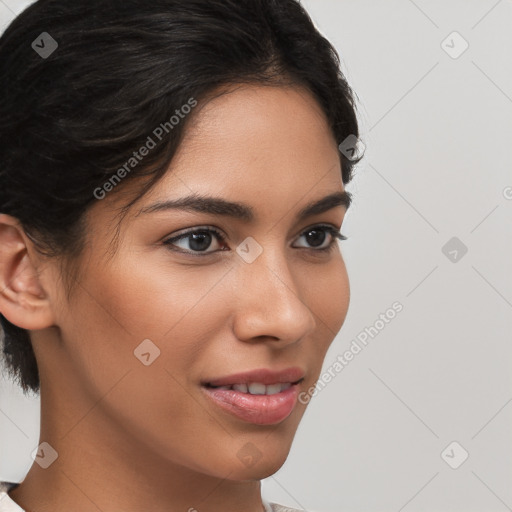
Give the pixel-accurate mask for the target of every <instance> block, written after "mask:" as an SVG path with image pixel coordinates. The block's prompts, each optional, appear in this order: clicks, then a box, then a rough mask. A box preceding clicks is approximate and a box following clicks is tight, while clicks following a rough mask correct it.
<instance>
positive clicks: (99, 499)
mask: <svg viewBox="0 0 512 512" xmlns="http://www.w3.org/2000/svg"><path fill="white" fill-rule="evenodd" d="M249 121H250V122H249ZM136 185H137V184H136V182H129V183H127V185H126V187H125V190H126V191H128V192H129V191H130V190H135V189H133V187H135V186H136ZM343 190H344V187H343V183H342V179H341V167H340V159H339V152H338V149H337V145H336V141H335V140H334V137H333V135H332V133H331V131H330V130H329V128H328V126H327V122H326V119H325V117H324V115H323V113H322V111H321V109H320V107H319V106H318V105H317V103H316V102H315V100H314V99H313V98H312V97H311V96H310V94H309V93H308V92H306V91H304V90H301V89H298V88H290V87H284V86H283V87H268V86H267V87H264V86H257V85H246V86H243V87H238V88H235V89H234V90H232V91H231V92H230V93H228V94H224V95H221V96H219V97H217V98H215V99H213V100H212V101H210V102H208V103H206V104H205V106H203V107H202V108H200V109H199V107H198V113H197V115H196V117H195V118H194V122H193V123H192V124H190V125H189V127H188V130H187V132H186V136H185V138H184V140H183V142H182V144H181V146H180V149H179V150H178V153H177V154H176V157H175V159H174V160H173V162H172V164H171V166H170V169H169V171H168V172H167V173H166V175H165V176H164V178H163V179H162V180H161V181H159V182H158V184H157V185H156V186H155V187H154V188H153V189H152V190H151V191H150V192H149V193H148V194H147V195H146V196H144V197H142V198H141V199H140V201H139V202H138V203H136V204H135V205H134V207H133V208H132V209H131V210H130V212H129V214H128V215H127V216H126V218H125V219H124V221H123V222H122V224H121V231H120V239H119V240H120V245H119V247H118V249H117V252H116V253H115V255H113V256H112V255H111V254H109V249H110V247H111V244H112V238H113V236H114V222H113V220H114V216H115V213H116V210H115V208H116V207H119V206H120V205H121V204H123V203H122V201H121V199H122V198H123V197H124V196H123V194H120V193H117V191H116V192H115V193H114V192H112V193H111V194H110V195H108V196H107V197H106V198H105V199H103V200H101V201H97V202H96V203H95V204H94V205H93V206H92V207H91V208H90V209H89V210H88V211H87V214H86V218H87V246H86V250H85V252H84V253H83V258H82V259H81V261H80V265H81V267H80V270H81V272H80V277H79V278H78V279H77V283H76V286H75V287H74V290H73V295H72V297H71V300H70V301H67V300H66V296H65V293H64V287H63V283H62V279H61V278H60V275H61V265H62V262H59V261H58V260H57V259H50V260H44V259H43V258H42V257H41V256H40V255H39V254H38V253H37V252H36V251H35V250H34V247H33V246H32V244H31V242H30V240H29V239H28V238H27V236H26V234H25V233H24V231H23V229H22V228H21V227H20V225H19V224H18V223H17V221H16V219H14V218H12V217H9V216H7V215H5V214H4V215H0V247H1V250H0V290H2V291H1V295H0V310H1V311H2V313H3V314H4V315H5V316H6V318H7V319H8V320H10V321H11V322H12V323H14V324H16V325H18V326H20V327H22V328H25V329H29V330H30V331H31V338H32V343H33V346H34V351H35V354H36V358H37V362H38V366H39V371H40V380H41V428H40V431H41V436H40V443H41V442H47V443H49V444H50V445H51V446H52V447H53V449H55V450H56V451H57V453H58V458H57V459H56V460H55V462H53V463H52V464H51V465H50V466H49V467H48V468H47V469H42V468H41V467H40V466H39V464H36V463H34V464H33V465H32V467H31V469H30V471H29V473H28V475H27V476H26V478H25V479H24V481H23V483H22V484H21V485H20V486H19V487H18V488H17V489H16V490H14V491H11V493H10V496H11V497H12V498H13V500H14V501H16V502H17V503H18V504H20V506H22V507H23V508H25V509H26V510H27V511H29V512H50V511H52V512H64V511H68V510H76V511H80V512H88V511H91V512H92V511H94V512H96V511H97V510H98V509H99V510H102V511H105V512H106V511H108V512H121V511H122V512H135V511H137V512H139V511H140V510H151V511H152V512H164V511H165V512H177V511H181V512H183V511H190V512H192V511H193V510H194V508H195V509H196V510H198V511H199V512H201V511H208V512H220V511H222V512H227V511H232V512H234V511H239V510H242V509H243V510H245V511H247V512H261V510H262V502H261V492H260V491H261V489H260V479H262V478H265V477H267V476H269V475H272V474H273V473H275V472H276V471H277V470H278V469H279V468H280V467H281V466H282V464H283V463H284V461H285V460H286V458H287V456H288V453H289V450H290V447H291V443H292V441H293V437H294V435H295V432H296V430H297V427H298V424H299V422H300V420H301V418H302V416H303V414H304V411H305V408H306V405H304V404H301V403H297V405H296V407H295V409H294V410H293V412H292V413H291V415H290V416H288V417H287V418H286V419H285V420H284V421H282V422H281V423H279V424H275V425H267V426H259V425H255V424H250V423H247V422H244V421H242V420H240V419H238V418H236V417H234V416H232V415H230V414H228V413H226V412H224V411H222V410H221V409H220V408H218V407H217V406H215V405H214V404H212V403H211V402H209V401H208V397H206V396H205V395H204V393H203V391H202V389H201V388H200V385H199V383H200V382H201V381H202V380H203V379H205V378H214V377H220V376H224V375H229V374H232V373H235V372H240V371H247V370H251V369H254V368H263V367H267V368H272V369H278V370H279V369H283V368H287V367H289V366H299V367H301V368H302V369H303V370H305V372H306V377H305V379H304V381H303V382H302V384H301V386H300V390H301V391H305V390H307V389H308V388H310V387H311V386H313V385H314V383H315V382H316V380H317V379H318V377H319V374H320V371H321V367H322V363H323V361H324V357H325V355H326V352H327V350H328V348H329V346H330V344H331V342H332V341H333V339H334V337H335V335H336V333H337V332H338V331H339V330H340V328H341V326H342V325H343V322H344V320H345V317H346V314H347V310H348V307H349V300H350V289H349V280H348V275H347V271H346V267H345V263H344V261H343V258H342V254H341V250H340V248H339V246H338V245H336V247H335V249H334V250H333V251H332V252H329V253H327V254H322V253H319V252H318V249H316V248H315V246H314V241H311V238H309V239H308V238H306V236H305V235H304V234H303V233H304V232H305V231H306V228H310V227H313V226H315V225H318V224H319V223H322V224H330V225H332V226H333V227H335V228H337V229H340V228H341V225H342V222H343V218H344V215H345V213H346V210H345V207H344V206H338V207H335V208H332V209H331V210H329V211H328V212H325V213H322V214H318V215H314V216H311V217H309V218H307V219H305V220H303V221H300V222H298V221H297V219H296V215H297V212H298V211H299V210H300V209H302V208H303V207H304V206H305V205H307V204H309V203H310V202H312V201H314V200H317V199H320V198H323V197H324V196H326V195H328V194H330V193H333V192H338V191H343ZM191 192H197V193H201V194H207V195H213V196H219V197H222V198H224V199H227V200H231V201H238V202H242V203H246V204H247V205H250V206H251V207H252V208H253V209H254V212H255V215H256V218H255V220H254V221H253V222H251V223H247V222H244V221H243V220H240V219H233V218H229V217H224V216H221V215H211V214H205V213H194V212H190V211H181V210H173V211H161V212H154V213H144V214H143V213H141V214H139V211H140V210H141V209H142V208H144V207H146V206H149V205H151V204H153V203H155V202H157V201H161V200H166V199H175V198H179V197H182V196H185V195H188V194H190V193H191ZM195 227H201V228H204V227H216V228H218V229H219V230H220V231H221V233H222V234H223V236H224V237H225V242H222V241H219V240H217V239H216V238H215V237H214V236H213V235H212V239H211V243H210V245H209V246H208V244H207V243H206V244H205V247H207V252H210V253H211V254H210V255H208V256H203V257H194V256H187V255H186V254H180V253H179V252H173V251H172V250H171V249H170V247H169V246H165V245H163V244H162V241H163V240H165V239H167V238H170V237H171V235H175V234H177V233H179V234H181V232H183V231H184V230H188V228H195ZM249 236H250V237H253V238H254V239H255V240H256V241H257V242H258V243H259V244H260V246H261V247H262V248H263V252H262V254H261V255H260V256H259V257H258V258H257V259H256V260H255V261H254V262H252V263H250V264H247V263H246V262H245V261H243V260H242V259H241V258H240V257H239V256H238V254H237V253H236V248H237V246H238V245H239V244H241V243H242V242H243V241H244V240H245V239H246V238H247V237H249ZM330 236H331V235H329V234H328V232H326V234H325V237H326V238H327V239H329V237H330ZM328 241H329V240H327V241H326V242H325V243H324V244H323V246H325V245H327V244H328ZM176 244H177V248H178V250H179V249H180V248H181V249H182V250H185V251H186V250H189V251H190V250H193V249H194V248H195V247H196V246H194V245H193V244H192V243H191V239H190V238H188V239H182V240H180V241H179V242H176ZM222 247H226V248H228V249H226V250H225V251H220V249H221V248H222ZM196 252H197V250H196ZM144 339H150V340H151V341H152V342H153V343H154V344H155V345H156V346H157V347H158V348H159V350H160V356H159V357H158V358H156V359H155V360H154V361H153V362H152V364H151V365H149V366H145V365H143V364H142V363H141V362H140V360H139V359H138V358H137V357H135V356H134V350H135V349H136V348H137V346H138V345H139V344H140V343H141V342H142V340H144ZM247 443H252V445H254V447H256V448H257V450H258V451H259V453H260V454H261V458H260V459H259V460H258V461H257V462H256V463H255V464H254V465H252V466H250V467H248V466H247V465H245V464H244V463H243V462H242V461H241V460H240V458H239V457H238V456H237V452H238V451H239V450H240V449H241V448H242V447H244V445H246V444H247ZM252 445H251V446H252ZM253 449H254V448H253ZM192 507H193V508H192Z"/></svg>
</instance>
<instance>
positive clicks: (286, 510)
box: [263, 501, 314, 512]
mask: <svg viewBox="0 0 512 512" xmlns="http://www.w3.org/2000/svg"><path fill="white" fill-rule="evenodd" d="M263 504H264V505H265V512H304V510H299V509H298V508H292V507H287V506H286V505H279V503H273V502H267V501H264V502H263ZM309 512H314V511H312V510H310V511H309Z"/></svg>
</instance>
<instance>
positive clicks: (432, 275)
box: [0, 0, 512, 512]
mask: <svg viewBox="0 0 512 512" xmlns="http://www.w3.org/2000/svg"><path fill="white" fill-rule="evenodd" d="M28 3H29V2H20V1H15V0H2V1H0V22H1V25H2V26H5V24H6V22H7V21H9V20H10V19H12V18H13V17H14V13H17V12H20V11H21V9H22V7H23V6H24V5H27V4H28ZM304 5H305V6H306V8H307V9H308V11H309V12H310V13H311V15H312V17H313V19H314V20H315V22H316V24H317V26H318V27H319V29H320V30H321V31H322V32H323V33H324V34H325V35H326V36H327V37H328V38H329V39H330V40H331V41H332V42H333V43H334V44H335V46H336V48H337V49H338V51H339V52H340V54H341V58H342V66H343V70H344V71H345V73H346V76H347V78H348V80H349V83H350V84H351V85H352V86H353V88H354V90H355V91H356V93H357V96H358V99H359V101H358V109H359V113H360V122H361V139H362V141H363V143H364V144H365V145H366V156H365V158H364V160H363V161H362V162H361V164H359V166H358V167H357V170H356V178H355V180H354V182H353V183H351V184H350V185H349V186H348V187H347V189H348V190H350V191H351V192H352V193H353V195H354V204H353V207H351V209H350V211H349V213H348V215H347V217H346V220H345V222H344V226H343V229H342V232H343V233H344V234H345V235H347V236H348V237H349V239H348V240H347V241H345V242H342V244H343V245H342V251H343V254H344V258H345V261H346V264H347V268H348V272H349V276H350V282H351V293H352V299H351V305H350V309H349V312H348V317H347V320H346V322H345V324H344V326H343V328H342V330H341V331H340V333H339V335H338V336H337V337H336V339H335V341H334V343H333V345H332V347H331V349H330V351H329V353H328V355H327V358H326V361H325V365H324V367H325V368H326V369H327V368H328V367H329V366H331V365H332V364H333V362H334V361H335V360H336V358H337V356H338V355H339V354H343V353H344V352H345V351H346V350H347V349H348V348H349V347H350V346H351V343H352V341H353V340H354V339H356V337H357V336H358V335H361V333H364V332H365V329H368V328H369V327H371V326H373V325H374V324H375V323H376V321H377V320H379V315H380V314H384V313H385V312H386V310H387V309H388V308H390V307H391V305H392V304H393V303H394V302H395V301H399V302H400V303H401V304H402V305H403V310H402V311H401V312H400V313H398V314H397V315H396V316H395V318H394V319H393V320H392V321H390V322H389V323H387V324H385V326H384V327H383V328H382V327H381V328H378V334H377V335H374V337H373V338H372V337H369V338H368V344H367V346H366V347H364V349H363V350H361V351H360V352H359V353H358V354H356V355H355V356H354V358H353V359H352V360H351V361H350V363H349V364H348V365H347V366H345V367H344V368H343V370H342V371H340V372H339V373H337V374H336V376H335V378H334V379H333V380H332V381H331V382H330V383H328V384H327V385H326V386H325V388H324V389H322V391H321V392H319V393H318V394H317V396H316V397H314V399H313V400H312V402H311V404H310V406H309V408H308V410H307V411H306V414H305V416H304V419H303V422H302V423H301V425H300V427H299V431H298V433H297V436H296V438H295V441H294V444H293V447H292V451H291V453H290V456H289V458H288V460H287V462H286V463H285V465H284V466H283V468H282V469H281V470H280V471H279V472H278V473H277V474H276V475H274V476H272V477H270V478H268V479H266V480H264V482H263V491H264V495H265V496H266V497H267V498H270V499H272V500H275V501H277V502H281V503H284V504H288V505H290V506H295V507H298V508H304V509H306V510H310V511H313V510H314V511H319V512H338V511H343V512H345V511H354V512H363V511H364V512H377V511H379V512H380V511H384V510H386V511H391V512H401V511H405V512H419V511H429V512H430V511H454V512H458V511H460V512H462V511H464V512H471V511H478V512H483V511H486V512H494V511H496V512H501V511H506V510H512V485H511V484H510V482H512V435H511V433H512V404H511V402H512V372H511V371H510V370H511V367H512V344H511V341H512V340H511V331H512V329H511V328H512V274H511V272H510V270H509V269H510V266H511V262H512V222H511V221H512V171H511V169H512V149H511V145H512V64H511V49H512V30H511V27H512V1H511V0H500V1H496V0H450V1H447V0H444V1H442V0H428V1H427V0H415V1H412V0H386V1H377V0H373V1H371V0H307V1H305V2H304ZM43 28H44V27H43ZM454 31H456V32H458V34H460V36H458V35H450V34H452V33H453V32H454ZM448 36H450V37H448ZM461 37H462V38H463V39H464V40H465V41H467V43H468V44H469V47H468V49H467V50H466V51H465V52H464V53H462V54H461V55H458V53H459V52H460V50H461V49H462V48H463V46H462V45H463V41H462V39H461ZM447 38H448V39H447ZM443 41H445V42H444V43H443ZM447 52H448V53H447ZM449 53H451V54H452V56H450V55H449ZM454 56H456V57H457V58H453V57H454ZM507 187H509V188H507ZM452 237H457V239H458V240H459V241H460V242H457V243H459V244H460V243H462V244H464V245H465V246H466V247H467V249H468V251H467V253H466V254H465V255H462V253H461V252H460V250H459V252H458V253H457V260H456V261H455V262H454V261H452V260H451V259H449V258H448V257H447V256H445V254H444V253H443V251H442V248H443V247H444V246H445V244H446V243H447V242H448V241H449V240H450V239H451V238H452ZM454 255H455V254H454V253H452V255H451V256H450V258H453V257H454ZM378 325H379V324H378ZM0 383H1V386H0V431H1V443H0V449H1V458H0V479H10V480H14V481H17V480H21V479H22V478H23V477H24V475H25V473H26V472H27V470H28V468H29V467H30V465H31V463H32V460H31V457H30V453H31V451H32V450H33V449H34V447H35V446H37V443H38V435H39V410H38V407H39V401H38V399H37V398H33V399H29V398H26V397H24V396H23V395H22V393H21V391H20V390H19V389H18V388H14V387H13V386H12V385H11V384H10V383H9V382H5V381H1V382H0ZM453 441H456V442H457V443H458V444H457V445H456V446H455V447H454V448H453V446H452V447H451V448H449V449H448V450H447V451H444V450H445V448H446V447H447V446H448V445H450V443H452V442H453ZM463 450H465V451H467V453H468V454H469V456H468V458H467V460H465V462H463V463H462V464H461V465H460V466H459V467H458V468H457V469H453V468H452V467H450V466H449V465H448V463H447V462H446V461H449V462H450V463H451V464H452V465H457V464H458V463H460V461H461V454H463V453H464V451H463ZM443 452H444V458H443V457H442V456H441V454H442V453H443Z"/></svg>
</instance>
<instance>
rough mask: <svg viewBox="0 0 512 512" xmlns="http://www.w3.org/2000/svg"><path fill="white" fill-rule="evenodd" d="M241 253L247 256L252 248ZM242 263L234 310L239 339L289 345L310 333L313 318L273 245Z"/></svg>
mask: <svg viewBox="0 0 512 512" xmlns="http://www.w3.org/2000/svg"><path fill="white" fill-rule="evenodd" d="M249 243H250V242H249ZM241 246H243V244H241ZM260 247H261V246H260ZM239 249H240V248H239ZM245 249H246V250H247V249H248V250H247V252H246V254H249V253H250V252H251V251H254V250H255V247H250V246H249V247H245ZM237 250H238V249H237ZM252 256H253V257H254V252H253V254H252ZM242 259H243V260H244V261H240V262H239V267H238V268H237V274H238V277H237V280H238V279H239V281H238V282H239V283H240V285H241V288H239V294H238V297H237V303H238V305H237V307H236V310H237V319H236V326H237V328H238V331H239V332H238V336H239V338H240V339H249V338H254V337H257V336H269V337H273V338H278V339H279V340H281V341H288V342H290V343H291V342H294V341H297V340H299V339H301V338H303V337H304V336H305V335H307V334H308V333H309V332H311V331H312V330H313V329H314V327H315V324H316V321H315V318H314V315H313V313H312V311H311V310H310V308H309V307H308V305H307V304H305V303H304V302H303V298H302V290H301V289H300V288H299V287H298V285H297V283H296V281H295V279H294V276H293V273H292V272H290V267H289V263H288V261H287V260H286V257H285V255H284V254H283V251H282V250H280V249H279V248H278V244H277V242H276V243H275V244H273V245H272V244H268V245H267V246H266V247H265V248H264V249H263V248H261V249H260V251H259V254H258V255H257V256H256V257H255V258H254V259H252V260H245V259H244V257H243V256H242ZM249 261H250V262H249Z"/></svg>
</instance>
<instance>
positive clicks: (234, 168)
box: [139, 85, 343, 209]
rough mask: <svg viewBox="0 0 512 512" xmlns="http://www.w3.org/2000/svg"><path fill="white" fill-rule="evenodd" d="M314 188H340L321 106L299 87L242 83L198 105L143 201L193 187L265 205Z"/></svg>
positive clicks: (334, 149)
mask: <svg viewBox="0 0 512 512" xmlns="http://www.w3.org/2000/svg"><path fill="white" fill-rule="evenodd" d="M317 188H318V189H319V190H320V191H321V190H323V191H327V192H332V191H333V190H336V189H337V190H342V189H343V186H342V181H341V163H340V156H339V152H338V149H337V145H336V141H335V139H334V136H333V134H332V132H331V130H330V129H329V127H328V124H327V120H326V118H325V115H324V113H323V112H322V110H321V108H320V106H319V105H318V104H317V102H316V101H315V99H314V98H313V97H312V96H311V94H310V93H309V92H307V91H305V90H303V89H301V88H292V87H275V86H260V85H244V86H241V87H236V88H234V89H231V90H228V92H226V93H224V94H221V95H220V96H216V97H214V98H213V99H212V100H211V101H209V102H207V103H206V104H205V105H204V106H203V107H201V108H200V109H199V110H198V112H197V113H196V114H195V117H194V119H193V122H192V123H191V124H190V125H189V127H188V129H187V131H186V133H185V137H184V139H183V141H182V143H181V145H180V147H179V149H178V151H177V153H176V155H175V157H174V159H173V161H172V163H171V165H170V168H169V172H167V174H166V175H165V176H164V178H163V179H162V180H161V182H160V183H159V184H158V185H157V186H156V187H155V188H154V189H153V190H151V191H150V193H148V195H147V196H146V197H145V198H144V201H143V203H145V204H147V203H148V202H149V201H155V200H162V199H164V198H171V197H174V198H177V197H180V196H183V195H185V194H186V195H189V194H190V193H198V194H202V195H206V194H209V195H215V196H229V197H230V198H235V197H236V198H237V199H238V200H243V199H244V198H245V201H244V202H252V203H254V207H255V208H256V209H257V208H258V205H257V204H256V202H260V201H258V200H259V199H264V201H263V202H260V203H261V204H260V205H259V206H260V208H263V209H265V208H264V207H265V205H266V206H268V205H271V204H274V206H276V202H282V201H283V199H284V196H286V197H287V198H290V200H291V199H294V200H295V201H298V200H300V199H301V197H303V196H304V195H305V194H308V193H309V192H310V191H312V190H314V189H317ZM139 207H140V206H139Z"/></svg>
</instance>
